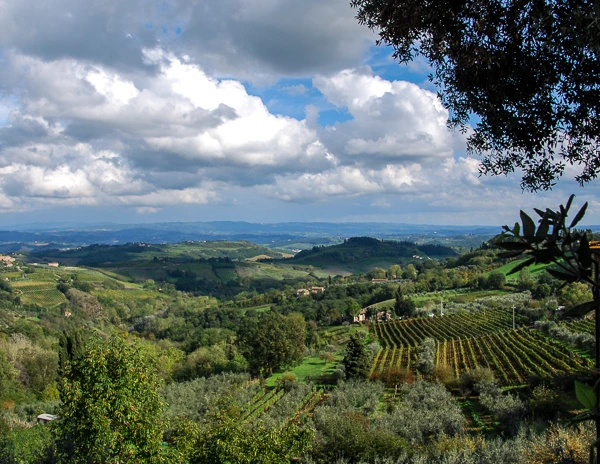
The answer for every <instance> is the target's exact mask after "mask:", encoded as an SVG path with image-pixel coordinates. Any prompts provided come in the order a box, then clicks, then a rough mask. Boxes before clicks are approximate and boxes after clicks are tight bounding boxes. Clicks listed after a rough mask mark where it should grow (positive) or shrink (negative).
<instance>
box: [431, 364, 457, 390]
mask: <svg viewBox="0 0 600 464" xmlns="http://www.w3.org/2000/svg"><path fill="white" fill-rule="evenodd" d="M430 377H431V380H433V381H435V382H439V383H442V384H444V385H446V386H452V385H453V384H454V383H455V382H456V377H455V376H454V370H453V369H452V368H451V367H450V366H448V365H446V364H438V365H437V366H436V367H434V368H433V370H432V371H431V376H430Z"/></svg>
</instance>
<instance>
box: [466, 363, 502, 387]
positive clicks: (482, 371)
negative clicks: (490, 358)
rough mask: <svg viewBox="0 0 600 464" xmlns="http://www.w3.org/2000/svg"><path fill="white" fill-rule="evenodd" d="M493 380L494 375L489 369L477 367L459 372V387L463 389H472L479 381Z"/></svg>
mask: <svg viewBox="0 0 600 464" xmlns="http://www.w3.org/2000/svg"><path fill="white" fill-rule="evenodd" d="M494 380H496V377H495V376H494V372H493V371H492V370H491V369H488V368H487V367H477V368H475V369H471V370H470V371H465V372H463V373H462V374H461V376H460V388H461V389H462V390H464V391H467V390H468V391H473V390H474V389H475V385H476V384H478V383H480V382H493V381H494Z"/></svg>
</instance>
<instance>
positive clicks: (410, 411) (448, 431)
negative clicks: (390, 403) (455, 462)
mask: <svg viewBox="0 0 600 464" xmlns="http://www.w3.org/2000/svg"><path fill="white" fill-rule="evenodd" d="M401 394H402V400H401V403H400V404H399V405H398V406H397V407H396V408H395V409H393V411H392V413H391V414H389V415H387V416H385V418H384V419H382V420H383V421H385V428H386V429H387V430H391V431H393V432H395V433H397V434H398V435H400V436H401V437H403V438H405V439H406V440H407V441H409V442H411V443H413V444H422V443H425V442H426V441H428V440H430V439H431V438H432V437H433V438H434V439H435V438H437V437H440V436H442V435H446V436H454V435H457V434H458V433H460V432H461V431H462V430H463V425H464V417H463V415H462V413H461V411H460V407H459V406H458V405H457V403H456V401H455V399H454V398H453V397H452V395H451V394H450V392H449V391H448V390H446V388H445V387H444V386H443V385H441V384H438V383H432V382H426V381H420V382H416V383H414V384H412V385H404V386H403V387H402V390H401Z"/></svg>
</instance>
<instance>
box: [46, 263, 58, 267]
mask: <svg viewBox="0 0 600 464" xmlns="http://www.w3.org/2000/svg"><path fill="white" fill-rule="evenodd" d="M48 267H58V263H48Z"/></svg>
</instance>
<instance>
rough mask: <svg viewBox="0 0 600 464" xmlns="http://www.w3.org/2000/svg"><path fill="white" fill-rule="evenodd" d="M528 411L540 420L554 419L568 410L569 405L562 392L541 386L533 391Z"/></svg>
mask: <svg viewBox="0 0 600 464" xmlns="http://www.w3.org/2000/svg"><path fill="white" fill-rule="evenodd" d="M529 409H530V410H531V412H532V414H533V415H534V416H536V417H538V418H540V419H546V420H551V419H556V418H557V417H558V416H560V415H562V414H564V413H566V412H567V411H568V410H569V403H568V400H567V397H566V395H565V394H564V392H562V391H560V390H558V389H556V388H551V387H549V386H547V385H544V384H541V385H538V386H537V387H535V388H534V389H533V392H532V394H531V400H530V401H529Z"/></svg>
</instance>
